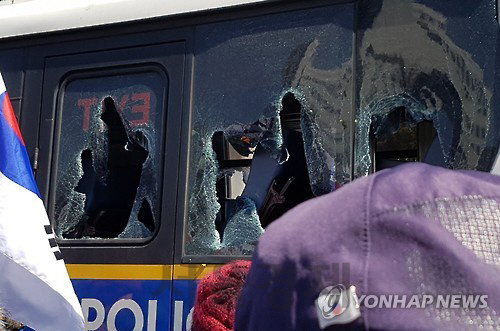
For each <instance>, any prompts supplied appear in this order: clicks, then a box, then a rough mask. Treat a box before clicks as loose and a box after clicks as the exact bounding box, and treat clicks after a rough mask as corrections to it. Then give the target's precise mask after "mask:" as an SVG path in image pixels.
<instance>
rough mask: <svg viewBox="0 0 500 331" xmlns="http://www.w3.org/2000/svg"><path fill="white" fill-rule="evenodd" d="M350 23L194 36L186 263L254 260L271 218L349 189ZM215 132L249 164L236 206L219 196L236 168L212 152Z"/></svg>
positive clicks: (330, 19) (284, 24)
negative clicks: (208, 258) (193, 259)
mask: <svg viewBox="0 0 500 331" xmlns="http://www.w3.org/2000/svg"><path fill="white" fill-rule="evenodd" d="M353 14H354V5H353V4H343V5H337V6H329V7H325V8H315V9H308V10H298V11H294V12H289V13H286V14H273V15H267V16H261V17H258V18H251V19H243V20H238V21H228V22H223V23H215V24H207V25H203V26H199V27H197V31H196V40H195V57H196V62H195V68H194V87H193V97H194V99H193V100H194V101H193V116H192V127H191V130H192V131H191V142H190V164H189V179H188V181H189V182H188V183H189V193H188V194H189V200H188V206H189V208H188V209H189V210H188V216H187V222H186V236H185V250H184V252H185V254H189V255H200V254H201V255H206V254H251V252H252V250H253V245H254V244H255V242H256V240H257V238H258V236H259V235H260V234H261V233H262V231H263V227H264V226H265V225H266V223H267V221H266V219H268V221H269V220H271V221H272V220H273V219H274V218H275V217H277V215H281V214H282V213H283V212H284V211H285V210H287V208H291V207H292V206H294V205H296V204H297V203H298V202H300V201H303V200H304V199H306V198H310V197H313V196H314V195H321V194H325V193H328V192H331V191H332V190H333V189H334V187H335V185H336V184H338V185H341V184H344V183H346V182H348V181H349V180H351V167H352V163H351V160H352V153H351V150H352V149H351V147H350V146H351V139H352V137H351V126H350V125H349V123H351V122H352V115H353V112H352V109H353V104H352V97H351V95H352V88H351V87H350V85H351V84H352V81H353V78H352V72H353V70H352V63H353V62H352V59H351V58H352V41H353V22H354V16H353ZM340 82H342V83H344V84H345V85H342V84H341V83H340ZM289 96H292V97H293V99H294V100H295V102H293V100H292V101H291V103H290V105H289V106H284V105H285V104H286V103H287V102H288V101H286V100H287V99H288V98H289ZM294 103H295V104H298V106H297V105H294ZM287 107H289V108H290V107H291V108H290V109H292V108H294V107H295V108H297V109H298V111H297V110H296V109H292V113H293V114H292V116H291V117H290V116H288V115H287V116H283V115H284V114H285V113H288V110H286V111H285V110H284V109H286V108H287ZM289 120H290V121H289ZM217 132H222V133H223V136H224V139H225V141H226V142H227V143H228V144H229V145H231V146H232V148H233V149H234V150H235V151H237V153H239V155H240V156H241V157H248V156H252V160H251V166H250V168H249V170H248V169H247V170H246V172H247V173H248V175H246V173H245V176H244V178H245V181H244V183H243V184H244V185H245V187H244V188H243V190H242V191H241V195H240V196H239V197H236V198H235V197H234V196H231V197H228V196H224V195H223V194H220V190H219V194H218V190H217V185H218V184H217V181H218V179H219V180H220V179H221V178H222V177H228V178H229V176H224V175H227V174H232V173H236V171H237V169H236V168H235V169H226V168H224V166H223V164H228V163H227V162H226V160H224V158H221V157H220V156H219V155H218V154H220V152H218V153H214V149H215V150H220V147H218V146H213V144H214V139H213V137H214V134H215V133H217ZM218 141H219V140H218ZM239 169H241V168H239Z"/></svg>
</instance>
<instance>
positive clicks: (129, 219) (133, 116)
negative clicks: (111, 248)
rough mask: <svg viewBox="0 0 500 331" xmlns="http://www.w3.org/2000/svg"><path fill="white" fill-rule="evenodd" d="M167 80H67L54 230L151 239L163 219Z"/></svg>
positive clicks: (148, 76)
mask: <svg viewBox="0 0 500 331" xmlns="http://www.w3.org/2000/svg"><path fill="white" fill-rule="evenodd" d="M163 86H165V77H163V75H161V74H159V73H156V72H149V73H137V74H127V75H114V76H107V77H100V78H82V79H75V80H71V81H69V83H67V85H65V90H64V92H63V93H62V94H61V105H62V106H61V112H60V119H59V128H60V141H59V145H58V147H59V148H58V151H57V159H56V160H57V161H56V186H55V204H54V206H53V209H52V213H53V219H54V220H55V222H54V223H55V229H56V234H57V236H58V237H59V238H63V239H103V238H147V237H150V236H151V235H152V233H154V231H155V229H156V228H157V227H158V222H159V203H160V199H159V195H160V194H159V192H160V187H159V184H158V183H159V182H160V178H161V176H160V174H161V172H160V170H161V153H160V151H161V139H162V138H161V134H160V133H161V132H162V126H163V124H162V122H163V121H162V112H161V111H160V109H161V108H162V107H163V100H162V96H163V88H162V87H163Z"/></svg>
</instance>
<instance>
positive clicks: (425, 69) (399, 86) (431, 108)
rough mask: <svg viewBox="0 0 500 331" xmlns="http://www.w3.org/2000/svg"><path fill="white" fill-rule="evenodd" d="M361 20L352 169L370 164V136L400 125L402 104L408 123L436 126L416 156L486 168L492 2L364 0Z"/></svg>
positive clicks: (493, 119)
mask: <svg viewBox="0 0 500 331" xmlns="http://www.w3.org/2000/svg"><path fill="white" fill-rule="evenodd" d="M358 19H359V22H360V27H361V29H360V31H359V36H358V49H357V54H358V55H359V58H358V63H359V73H358V75H357V77H358V78H357V81H358V84H359V85H358V86H357V91H358V95H359V101H358V107H357V108H358V112H357V116H356V117H357V118H356V121H357V122H356V136H355V141H356V143H355V155H356V156H355V176H362V175H366V174H368V173H369V172H370V171H371V166H372V161H373V159H372V157H373V155H372V153H371V143H372V139H373V138H375V139H379V138H383V137H384V136H387V135H390V134H393V133H394V132H396V131H398V130H399V127H400V124H401V123H400V122H399V120H400V118H399V117H397V116H394V115H395V110H397V109H400V108H403V109H404V113H405V120H406V122H407V123H405V125H406V124H408V125H410V126H415V125H417V124H418V123H422V122H424V121H431V122H432V124H433V126H434V129H435V130H436V132H437V135H436V139H435V141H433V142H432V144H431V147H430V148H429V152H428V153H427V157H426V158H424V159H422V160H421V161H424V162H428V163H432V164H439V165H442V166H445V167H448V168H452V169H478V170H488V169H489V167H490V166H491V162H492V155H494V153H495V152H496V147H497V146H498V142H499V135H498V133H497V132H495V131H497V130H492V128H494V127H495V126H498V125H499V124H500V123H499V122H498V121H499V117H498V116H495V115H494V113H493V109H494V108H495V107H494V106H495V104H497V103H498V100H497V99H498V97H497V96H496V95H495V94H494V93H493V92H494V89H495V85H494V84H495V83H494V82H495V75H496V74H495V72H496V70H495V69H496V65H497V64H496V63H498V61H496V48H497V35H498V23H497V22H496V4H495V1H488V0H483V1H471V0H466V1H461V2H450V1H430V0H419V1H410V0H405V1H397V0H385V1H381V0H379V1H361V3H360V12H359V17H358ZM496 81H497V82H498V79H497V80H496ZM436 159H442V160H441V161H439V160H436ZM441 163H442V164H441Z"/></svg>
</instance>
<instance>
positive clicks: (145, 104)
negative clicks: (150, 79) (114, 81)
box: [130, 92, 151, 125]
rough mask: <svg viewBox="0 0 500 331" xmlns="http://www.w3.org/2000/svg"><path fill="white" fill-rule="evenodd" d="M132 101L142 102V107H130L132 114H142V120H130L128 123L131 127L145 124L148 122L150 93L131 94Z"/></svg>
mask: <svg viewBox="0 0 500 331" xmlns="http://www.w3.org/2000/svg"><path fill="white" fill-rule="evenodd" d="M132 100H133V101H138V100H142V105H135V106H132V113H142V118H141V119H137V120H132V121H130V123H131V124H132V125H141V124H147V123H148V122H149V107H150V102H151V93H150V92H145V93H134V94H132Z"/></svg>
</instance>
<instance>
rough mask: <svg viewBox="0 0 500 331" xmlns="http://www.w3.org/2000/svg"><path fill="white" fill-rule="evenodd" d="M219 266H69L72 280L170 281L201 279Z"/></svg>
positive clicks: (67, 266)
mask: <svg viewBox="0 0 500 331" xmlns="http://www.w3.org/2000/svg"><path fill="white" fill-rule="evenodd" d="M219 267H221V265H217V264H174V265H159V264H67V265H66V268H67V269H68V273H69V277H70V278H71V279H117V280H170V279H201V278H203V277H204V276H205V275H207V274H208V273H210V272H212V271H214V270H215V269H217V268H219Z"/></svg>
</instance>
